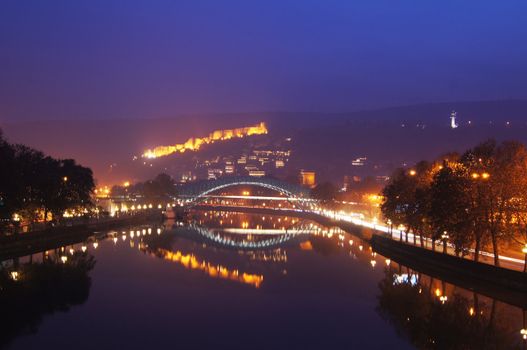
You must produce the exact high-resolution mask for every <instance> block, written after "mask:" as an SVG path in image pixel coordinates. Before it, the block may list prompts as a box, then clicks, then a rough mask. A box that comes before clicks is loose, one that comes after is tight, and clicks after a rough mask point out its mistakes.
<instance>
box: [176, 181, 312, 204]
mask: <svg viewBox="0 0 527 350" xmlns="http://www.w3.org/2000/svg"><path fill="white" fill-rule="evenodd" d="M239 185H247V186H256V187H262V188H267V189H270V190H274V191H276V192H279V193H280V194H282V195H285V199H287V200H290V201H295V202H296V203H298V205H299V206H300V207H308V205H309V203H312V202H315V200H314V199H312V198H311V197H310V192H309V190H308V189H306V188H304V187H301V186H298V185H294V184H290V183H287V182H284V181H280V180H277V179H273V178H270V177H250V176H230V177H221V178H219V179H217V180H207V181H199V182H195V183H191V184H187V185H184V186H182V187H180V189H179V195H178V197H179V199H180V200H182V201H183V204H185V205H186V206H194V205H197V204H199V203H200V202H202V201H204V200H206V199H207V196H208V195H209V194H211V193H213V192H215V191H218V190H221V189H223V188H228V187H233V186H239Z"/></svg>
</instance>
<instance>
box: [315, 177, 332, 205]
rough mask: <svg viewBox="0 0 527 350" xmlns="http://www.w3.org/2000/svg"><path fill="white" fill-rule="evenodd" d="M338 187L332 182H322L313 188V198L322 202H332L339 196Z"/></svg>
mask: <svg viewBox="0 0 527 350" xmlns="http://www.w3.org/2000/svg"><path fill="white" fill-rule="evenodd" d="M337 194H338V189H337V187H336V186H335V185H333V184H332V183H331V182H322V183H320V184H318V185H317V186H316V187H315V188H313V189H312V190H311V195H312V196H313V198H315V199H318V200H320V201H322V202H326V203H328V202H331V201H333V200H335V198H337Z"/></svg>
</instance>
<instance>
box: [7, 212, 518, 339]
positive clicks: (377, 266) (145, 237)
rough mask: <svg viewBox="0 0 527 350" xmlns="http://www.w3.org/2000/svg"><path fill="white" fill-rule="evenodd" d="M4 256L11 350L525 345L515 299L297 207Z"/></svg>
mask: <svg viewBox="0 0 527 350" xmlns="http://www.w3.org/2000/svg"><path fill="white" fill-rule="evenodd" d="M232 229H236V230H232ZM241 229H243V230H246V233H244V231H243V230H241ZM282 231H285V232H286V233H283V232H282ZM247 232H249V233H247ZM218 237H219V238H218ZM285 238H287V239H285ZM269 242H271V243H273V244H271V243H269ZM276 242H279V244H274V243H276ZM255 247H256V248H255ZM93 264H95V267H94V266H93ZM2 265H3V268H2V277H1V280H0V286H2V289H1V290H0V302H1V303H2V305H3V306H4V307H3V310H5V314H6V315H7V317H4V321H2V323H3V324H2V326H3V328H2V329H3V330H6V331H5V332H2V336H1V337H0V340H1V341H2V344H3V343H5V342H8V341H10V342H11V343H10V345H11V346H12V347H13V348H31V347H36V346H37V344H46V345H49V346H50V347H51V346H54V347H55V346H61V345H62V346H71V345H73V344H75V345H76V347H78V348H93V347H103V348H106V347H108V346H109V344H113V345H114V346H122V347H126V348H144V347H145V346H147V345H148V346H153V345H157V346H170V345H173V344H174V343H173V342H174V339H177V343H178V344H185V345H193V346H194V347H195V348H200V347H201V348H202V347H211V346H219V347H220V348H221V347H227V346H228V347H229V348H242V347H248V346H250V347H253V348H299V347H302V348H320V347H324V348H343V347H347V348H353V347H355V348H358V347H360V348H386V347H394V348H411V347H412V346H415V347H418V348H451V349H455V348H478V349H484V348H523V347H524V346H525V343H524V341H523V340H522V339H521V334H520V330H521V329H522V328H525V320H524V319H523V317H524V312H523V311H522V310H521V309H519V308H517V307H513V306H510V305H507V304H505V303H502V302H499V301H496V300H493V299H490V298H488V297H484V296H482V295H478V294H476V293H473V292H471V291H467V290H465V289H462V288H459V287H457V286H455V285H452V284H449V283H446V282H445V281H442V280H440V279H437V278H432V277H429V276H426V275H424V274H421V273H419V272H418V271H413V270H411V269H409V268H407V267H405V266H401V265H398V264H397V263H396V262H395V261H392V260H390V259H388V258H385V257H383V256H381V255H379V254H377V253H375V252H374V251H372V249H371V247H370V246H369V245H368V244H367V243H365V242H362V241H361V240H360V239H358V238H356V237H353V236H351V235H349V234H347V233H345V232H343V231H341V230H340V229H335V228H326V227H321V226H319V225H317V224H315V223H313V222H305V221H303V220H300V219H297V218H288V217H273V216H268V215H267V216H262V215H249V214H235V213H223V212H208V213H207V212H205V213H199V212H196V213H194V215H193V217H192V218H191V222H190V223H178V222H165V223H164V224H163V225H150V226H142V227H133V228H127V229H126V230H120V231H113V232H110V233H108V235H107V237H106V238H103V237H99V238H98V239H97V238H92V239H90V240H89V241H86V242H80V243H78V244H74V245H71V246H66V247H61V248H58V249H56V250H52V251H47V252H43V253H39V254H34V255H32V256H28V257H24V258H20V259H15V260H12V261H5V262H3V263H2ZM36 281H38V282H36ZM42 281H49V283H48V282H42ZM59 288H60V291H61V292H60V293H59V292H57V290H58V289H59ZM15 295H16V297H15ZM138 303H139V304H138ZM23 305H26V307H22V308H21V306H23ZM132 305H133V307H132ZM59 310H60V311H66V312H60V313H57V311H59ZM9 312H11V313H12V314H10V313H9ZM174 315H178V317H174ZM10 316H11V317H10ZM145 319H148V320H149V321H148V322H149V324H148V326H147V327H145V324H144V320H145ZM85 320H92V321H95V320H97V322H90V325H89V327H90V333H91V336H90V337H88V338H86V337H85V333H86V331H87V329H86V327H87V324H86V321H85ZM116 324H118V325H119V327H115V325H116ZM108 329H112V330H113V331H112V332H110V331H109V330H108ZM134 329H141V333H140V334H141V336H139V334H138V333H137V332H134ZM28 330H35V331H36V332H33V333H31V334H30V335H27V334H26V333H28ZM205 330H206V332H205ZM58 334H60V337H59V336H57V335H58ZM233 334H235V336H233ZM263 335H264V336H263ZM79 338H83V339H84V341H83V342H81V343H79V341H78V339H79ZM85 338H86V339H85Z"/></svg>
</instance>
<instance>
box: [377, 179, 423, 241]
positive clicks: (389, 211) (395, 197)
mask: <svg viewBox="0 0 527 350" xmlns="http://www.w3.org/2000/svg"><path fill="white" fill-rule="evenodd" d="M414 191H415V181H414V180H413V179H411V178H410V176H409V175H408V174H407V173H406V170H404V169H398V170H396V171H395V173H394V174H393V176H392V177H391V178H390V182H389V183H388V185H386V187H384V189H383V191H382V196H383V202H382V204H381V212H382V214H383V216H384V217H385V218H386V219H388V220H390V221H391V222H392V225H395V226H400V225H408V217H409V213H410V212H411V211H412V210H413V209H412V206H413V203H414V199H413V198H414ZM406 241H407V242H408V231H407V232H406Z"/></svg>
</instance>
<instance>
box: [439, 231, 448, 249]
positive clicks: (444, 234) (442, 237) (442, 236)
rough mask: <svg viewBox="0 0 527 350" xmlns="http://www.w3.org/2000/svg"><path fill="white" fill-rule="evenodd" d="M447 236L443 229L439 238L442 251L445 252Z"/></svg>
mask: <svg viewBox="0 0 527 350" xmlns="http://www.w3.org/2000/svg"><path fill="white" fill-rule="evenodd" d="M448 238H449V236H448V233H447V232H446V231H443V234H442V235H441V239H442V240H443V253H446V242H447V240H448Z"/></svg>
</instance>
